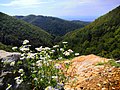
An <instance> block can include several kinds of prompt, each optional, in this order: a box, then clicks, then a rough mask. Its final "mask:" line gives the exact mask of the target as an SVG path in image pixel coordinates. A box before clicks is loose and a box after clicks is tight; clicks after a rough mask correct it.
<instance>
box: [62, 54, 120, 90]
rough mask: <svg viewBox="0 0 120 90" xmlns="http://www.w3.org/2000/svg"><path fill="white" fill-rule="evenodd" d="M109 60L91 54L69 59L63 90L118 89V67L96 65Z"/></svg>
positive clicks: (119, 78) (119, 84)
mask: <svg viewBox="0 0 120 90" xmlns="http://www.w3.org/2000/svg"><path fill="white" fill-rule="evenodd" d="M109 60H110V59H106V58H102V57H99V56H96V55H93V54H91V55H87V56H79V57H76V58H74V59H73V60H71V62H70V63H71V65H70V67H69V69H68V70H67V72H66V74H67V75H68V76H70V78H69V81H68V82H67V83H66V85H65V87H64V88H65V90H120V68H116V67H114V66H110V65H108V64H104V65H97V64H98V63H106V62H108V61H109Z"/></svg>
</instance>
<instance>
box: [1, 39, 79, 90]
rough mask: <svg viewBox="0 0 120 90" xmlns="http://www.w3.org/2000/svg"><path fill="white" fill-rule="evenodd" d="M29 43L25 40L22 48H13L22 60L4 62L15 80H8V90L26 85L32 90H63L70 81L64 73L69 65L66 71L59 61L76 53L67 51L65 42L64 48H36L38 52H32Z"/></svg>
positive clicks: (66, 65) (4, 65) (56, 46)
mask: <svg viewBox="0 0 120 90" xmlns="http://www.w3.org/2000/svg"><path fill="white" fill-rule="evenodd" d="M28 43H29V41H28V40H24V42H23V45H22V46H21V47H20V48H17V47H13V48H12V49H14V50H16V51H19V52H20V53H21V58H20V60H18V61H16V62H15V61H12V62H10V63H8V62H6V61H4V62H2V63H3V67H5V68H6V69H7V68H8V67H9V72H11V74H12V78H13V79H9V80H8V81H7V80H6V85H8V86H6V88H7V89H6V90H8V89H9V88H12V89H13V88H16V89H17V90H19V88H20V87H21V85H24V84H25V85H26V86H29V89H32V90H43V89H45V90H54V89H59V90H60V89H62V88H63V86H64V83H65V82H66V81H67V80H68V77H67V76H66V75H64V72H66V71H67V69H68V67H69V64H68V63H66V64H65V67H66V69H63V66H62V64H61V63H60V62H59V61H60V60H64V59H66V58H67V59H70V58H72V57H74V52H73V51H72V50H71V49H67V42H63V45H62V46H63V48H60V47H59V45H55V46H53V48H49V47H44V48H43V47H42V46H41V47H39V48H35V50H36V52H35V51H31V50H30V47H31V45H29V44H28ZM75 55H79V54H78V53H77V54H75ZM4 70H5V69H4ZM11 80H12V82H11ZM50 88H51V89H50ZM20 90H21V89H20Z"/></svg>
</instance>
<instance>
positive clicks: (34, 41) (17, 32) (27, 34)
mask: <svg viewBox="0 0 120 90" xmlns="http://www.w3.org/2000/svg"><path fill="white" fill-rule="evenodd" d="M24 39H28V40H29V41H30V44H31V45H32V46H34V47H37V46H40V45H43V46H51V45H52V41H53V40H52V39H53V37H52V36H51V35H50V34H48V33H47V32H45V31H44V30H42V29H40V28H38V27H36V26H33V25H31V24H28V23H27V22H24V21H22V20H18V19H16V18H14V17H11V16H8V15H6V14H4V13H1V12H0V42H2V43H3V44H6V45H12V46H20V45H22V41H23V40H24Z"/></svg>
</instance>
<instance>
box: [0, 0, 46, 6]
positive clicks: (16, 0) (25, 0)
mask: <svg viewBox="0 0 120 90" xmlns="http://www.w3.org/2000/svg"><path fill="white" fill-rule="evenodd" d="M44 3H48V2H45V1H41V0H12V1H11V2H10V3H6V4H0V5H2V6H15V7H31V6H35V5H40V4H44Z"/></svg>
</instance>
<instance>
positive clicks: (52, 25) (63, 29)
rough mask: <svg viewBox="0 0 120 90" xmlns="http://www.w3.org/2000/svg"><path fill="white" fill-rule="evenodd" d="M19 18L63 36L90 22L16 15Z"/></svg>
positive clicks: (55, 34)
mask: <svg viewBox="0 0 120 90" xmlns="http://www.w3.org/2000/svg"><path fill="white" fill-rule="evenodd" d="M15 17H16V18H18V19H22V20H24V21H26V22H29V23H31V24H33V25H36V26H38V27H40V28H42V29H44V30H45V31H47V32H48V33H50V34H52V35H54V36H62V35H65V34H66V33H67V32H70V31H73V30H75V29H78V28H82V27H84V26H86V25H88V24H89V22H83V21H67V20H63V19H60V18H56V17H48V16H41V15H38V16H35V15H28V16H15Z"/></svg>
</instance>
